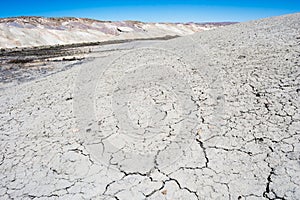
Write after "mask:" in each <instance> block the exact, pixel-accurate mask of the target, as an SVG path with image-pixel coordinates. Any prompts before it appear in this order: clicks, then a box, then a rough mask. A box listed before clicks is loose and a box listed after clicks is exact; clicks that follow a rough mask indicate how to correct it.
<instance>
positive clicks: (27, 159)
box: [0, 14, 300, 200]
mask: <svg viewBox="0 0 300 200" xmlns="http://www.w3.org/2000/svg"><path fill="white" fill-rule="evenodd" d="M299 28H300V14H294V15H287V16H281V17H275V18H271V19H263V20H259V21H253V22H247V23H241V24H235V25H231V26H227V27H223V28H219V29H216V30H211V31H206V32H202V33H199V34H195V35H192V36H190V37H182V38H176V39H172V40H168V41H161V42H154V41H152V42H147V41H140V42H133V43H126V44H116V45H110V46H102V47H97V48H95V49H93V51H92V52H91V53H90V54H88V55H86V56H85V59H83V60H80V61H76V60H75V61H72V62H74V63H71V66H70V67H68V68H66V69H64V70H60V69H61V68H60V67H58V68H57V69H58V70H57V71H56V72H55V73H50V74H46V75H45V76H35V77H34V78H32V79H29V80H26V81H21V82H18V81H9V83H7V82H3V83H2V85H1V88H2V89H1V90H0V102H1V107H0V117H1V123H0V130H1V134H0V141H1V142H0V145H1V147H0V149H1V156H0V199H72V200H73V199H155V200H156V199H168V200H169V199H170V200H171V199H300V186H299V183H300V157H299V155H300V135H299V133H300V121H299V120H300V115H299V114H300V112H299V106H300V105H299V102H300V101H299V93H300V89H299V88H300V87H299V85H300V80H299V73H300V70H299V62H300V59H299V58H300V57H299V56H300V55H299V54H300V35H299V32H300V30H299ZM69 64H70V62H61V63H60V65H62V66H65V65H69Z"/></svg>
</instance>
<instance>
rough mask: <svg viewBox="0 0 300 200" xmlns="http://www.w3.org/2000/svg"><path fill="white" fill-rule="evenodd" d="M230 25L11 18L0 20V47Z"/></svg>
mask: <svg viewBox="0 0 300 200" xmlns="http://www.w3.org/2000/svg"><path fill="white" fill-rule="evenodd" d="M228 24H232V22H220V23H143V22H139V21H116V22H112V21H99V20H93V19H87V18H72V17H64V18H44V17H12V18H3V19H0V48H11V47H32V46H42V45H56V44H72V43H88V42H99V41H107V40H126V39H142V38H143V39H145V38H157V37H165V36H183V35H189V34H192V33H195V32H199V31H203V30H209V29H213V28H216V27H220V26H224V25H228Z"/></svg>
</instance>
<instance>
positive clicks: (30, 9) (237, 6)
mask: <svg viewBox="0 0 300 200" xmlns="http://www.w3.org/2000/svg"><path fill="white" fill-rule="evenodd" d="M295 12H300V1H299V0H273V1H272V0H269V1H265V0H252V1H250V0H227V1H226V0H224V1H220V0H214V1H212V0H185V1H166V0H156V1H153V0H151V1H138V0H136V1H132V0H125V1H119V0H104V1H96V0H82V1H79V0H72V1H68V0H51V1H50V0H49V1H38V0H2V1H1V3H0V17H13V16H46V17H61V16H72V17H88V18H94V19H100V20H112V21H117V20H140V21H146V22H190V21H193V22H207V21H248V20H252V19H259V18H263V17H270V16H276V15H283V14H288V13H295Z"/></svg>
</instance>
